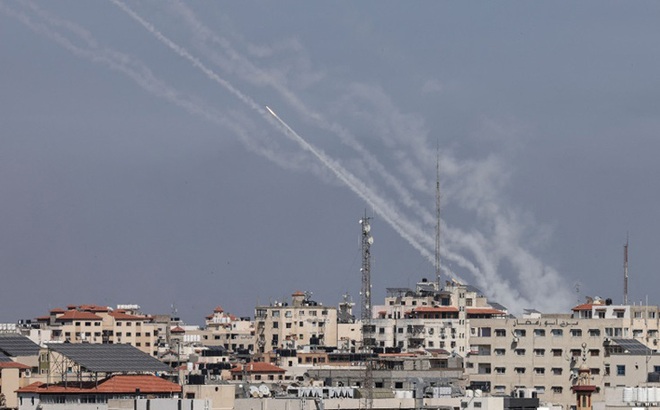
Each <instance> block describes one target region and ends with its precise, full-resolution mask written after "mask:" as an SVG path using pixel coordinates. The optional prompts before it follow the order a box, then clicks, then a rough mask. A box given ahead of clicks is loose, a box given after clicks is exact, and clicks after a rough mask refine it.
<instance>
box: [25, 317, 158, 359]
mask: <svg viewBox="0 0 660 410" xmlns="http://www.w3.org/2000/svg"><path fill="white" fill-rule="evenodd" d="M127 306H129V307H130V308H131V309H130V310H129V309H124V308H118V309H112V308H109V307H106V306H97V305H80V306H77V305H70V306H67V309H66V310H65V309H60V308H55V309H52V310H51V311H50V312H49V314H48V315H47V316H42V317H38V318H36V322H35V323H34V324H33V327H34V329H35V330H38V331H40V332H46V331H47V332H49V333H50V340H43V336H42V335H40V342H41V343H45V342H68V343H101V344H113V343H125V344H130V345H132V346H135V347H137V348H138V349H140V350H142V351H143V352H145V353H149V354H150V355H152V356H155V355H156V351H157V343H156V341H157V338H158V328H157V326H156V325H155V324H154V323H153V322H152V319H151V317H149V316H147V315H143V314H141V313H139V306H137V305H127ZM32 333H34V332H31V334H32Z"/></svg>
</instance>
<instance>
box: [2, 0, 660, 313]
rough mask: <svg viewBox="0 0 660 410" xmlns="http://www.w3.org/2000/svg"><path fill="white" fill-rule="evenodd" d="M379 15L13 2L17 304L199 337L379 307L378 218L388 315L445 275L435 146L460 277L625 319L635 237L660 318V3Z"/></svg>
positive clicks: (7, 114) (544, 303) (9, 12)
mask: <svg viewBox="0 0 660 410" xmlns="http://www.w3.org/2000/svg"><path fill="white" fill-rule="evenodd" d="M370 4H371V5H373V4H374V3H369V2H365V3H363V4H346V3H341V4H340V6H338V7H330V6H328V5H316V6H315V7H309V6H308V7H300V6H299V5H297V4H295V3H293V2H291V3H288V2H285V3H282V4H277V5H276V4H269V3H255V4H246V5H238V4H223V5H221V6H218V5H208V4H205V3H191V5H190V6H188V5H186V4H184V3H180V2H168V3H166V4H165V5H164V6H162V7H161V6H155V5H154V4H152V3H149V2H145V3H131V4H130V6H129V5H127V4H125V3H123V2H120V1H118V0H112V1H111V2H108V3H107V4H106V3H104V4H102V5H101V4H99V5H85V6H77V7H75V8H74V7H70V4H67V3H62V4H57V5H51V4H48V5H45V4H41V3H31V2H23V3H17V4H14V3H7V2H3V3H0V19H1V21H2V24H1V26H2V27H0V30H1V31H0V34H2V37H3V38H4V39H6V40H8V41H3V42H0V52H2V53H3V55H5V56H7V59H6V61H7V62H8V69H7V75H6V76H3V78H2V80H0V81H1V83H0V87H2V90H3V92H2V95H3V96H2V97H0V98H2V100H1V101H2V105H3V107H5V108H6V109H5V110H3V111H4V114H2V117H1V119H2V123H3V126H4V128H5V132H4V133H3V134H4V137H3V138H2V140H3V141H2V142H1V144H2V147H1V148H2V151H3V152H4V153H5V155H3V158H0V161H1V162H0V166H2V169H3V172H2V176H1V177H0V178H1V179H0V187H2V189H3V191H4V192H5V193H6V198H7V199H6V201H4V203H3V205H2V207H3V212H2V216H1V217H0V218H2V222H3V226H5V227H6V229H4V230H3V231H4V232H3V234H2V239H1V240H2V243H3V247H2V248H3V250H2V251H0V252H2V253H1V254H0V255H1V256H2V260H3V261H4V263H3V265H4V266H3V271H4V272H5V273H4V274H3V276H4V277H5V278H6V280H5V281H4V282H5V283H6V286H7V288H9V289H17V291H21V290H22V289H29V290H30V291H34V292H35V296H36V298H38V300H43V301H45V302H47V303H48V307H49V308H53V307H58V305H66V304H83V303H95V304H108V305H116V304H118V303H139V304H141V305H143V308H144V310H145V311H154V312H155V311H159V312H163V311H167V310H168V307H169V306H170V305H171V304H173V303H175V304H176V305H177V306H178V307H179V311H180V314H181V316H182V318H183V319H184V320H187V321H189V320H190V319H193V320H199V318H201V317H203V316H204V315H205V313H204V312H206V311H208V310H209V309H212V307H214V306H216V305H222V306H223V307H226V308H227V309H228V310H231V311H232V312H234V313H235V314H237V315H240V316H246V315H252V313H253V312H251V309H252V308H253V307H254V306H255V305H256V304H257V303H262V304H263V303H268V302H267V301H270V300H274V299H281V298H283V297H286V296H288V295H290V294H291V293H293V291H295V290H309V291H312V292H314V294H315V299H317V300H319V301H322V302H324V303H326V304H331V303H332V304H334V303H336V302H339V301H340V300H341V295H342V294H344V293H346V292H348V293H350V294H351V295H352V296H353V300H354V301H355V302H358V301H359V295H358V291H359V289H360V275H359V257H357V256H356V255H358V254H359V242H358V238H359V233H360V232H359V226H358V224H357V220H358V219H359V218H360V216H361V215H362V214H363V213H364V210H365V208H366V209H367V212H369V213H370V214H373V217H374V219H373V222H372V228H373V233H374V237H375V244H374V247H373V255H374V263H373V267H372V281H373V285H374V292H373V295H374V298H375V299H374V300H377V301H378V300H382V298H383V297H384V289H385V288H386V287H399V286H414V284H415V283H416V282H417V281H418V280H420V279H421V278H422V277H427V278H431V277H432V276H433V275H434V268H433V266H432V263H433V252H434V239H435V210H434V207H435V198H434V196H435V175H436V172H435V166H436V146H437V147H438V151H437V152H439V155H440V158H439V163H440V178H441V194H442V217H443V218H442V219H443V225H442V229H441V231H442V233H443V236H442V247H441V249H442V252H441V260H442V262H443V264H444V265H443V269H442V272H443V274H444V278H445V279H446V277H447V272H448V271H451V272H453V273H454V274H455V275H457V276H458V277H459V278H461V279H463V280H464V281H465V282H467V283H470V284H473V285H475V286H477V287H479V288H481V289H482V290H483V291H484V292H485V293H486V294H487V295H488V296H489V298H490V299H492V300H493V301H496V302H498V303H501V304H503V305H505V306H507V307H508V308H509V309H510V310H512V311H513V312H515V313H519V312H520V311H521V310H522V309H524V308H536V309H539V310H542V311H550V309H552V308H554V307H555V306H556V307H557V308H556V310H557V311H561V310H566V309H567V308H569V307H570V306H572V305H574V304H577V302H578V301H579V300H583V299H584V296H586V295H592V296H596V295H598V296H602V297H604V298H605V297H610V298H612V299H614V300H615V302H618V303H620V302H621V300H622V287H623V245H624V243H625V241H626V235H628V234H629V235H630V248H629V251H630V252H629V253H630V258H629V289H630V291H629V295H630V296H629V300H630V302H631V303H633V302H634V303H637V302H640V301H643V300H645V298H646V297H647V296H648V297H649V299H650V301H649V303H654V302H655V303H657V296H655V295H653V294H646V292H648V289H653V288H654V285H655V284H657V283H658V281H659V280H660V279H658V278H657V275H654V272H653V267H654V265H655V264H654V262H655V260H654V258H653V257H654V255H655V253H654V252H653V248H654V246H653V245H654V241H653V239H654V237H653V234H654V233H655V231H657V228H658V224H659V222H658V221H657V218H654V215H653V211H654V209H653V206H652V205H653V203H654V202H655V200H657V195H658V194H659V192H658V190H657V189H655V190H654V186H656V187H657V183H655V184H654V178H653V177H654V176H655V175H657V174H658V171H660V170H659V169H658V168H659V167H660V166H659V165H658V164H657V161H655V156H654V155H653V154H654V152H658V151H657V150H654V148H660V139H658V138H657V131H658V128H659V127H658V125H659V121H658V120H659V118H658V113H657V112H656V111H654V110H653V108H652V107H653V101H655V100H656V99H657V96H658V90H659V88H658V79H657V75H653V73H654V72H656V69H657V68H660V67H658V66H659V65H660V64H659V63H660V58H659V56H658V52H657V51H655V50H654V49H653V44H652V41H651V39H652V38H654V37H653V35H654V34H660V33H658V31H659V30H660V29H658V28H656V27H655V25H654V24H652V22H653V19H652V17H651V16H652V15H654V13H656V14H657V12H658V11H659V9H658V6H657V5H655V4H653V3H645V2H640V3H637V4H635V6H634V7H630V8H625V9H623V8H622V7H618V5H617V4H616V3H605V4H603V5H602V6H600V7H598V8H596V9H594V8H593V7H594V5H595V4H597V3H594V2H586V3H584V4H580V5H577V6H576V5H573V7H568V5H561V4H560V5H557V4H551V3H549V2H542V3H540V4H535V5H525V6H519V5H515V6H514V5H513V3H503V4H501V5H489V6H487V7H486V6H484V7H483V8H482V9H477V10H473V9H470V7H469V6H466V5H459V4H457V3H448V4H437V5H424V6H417V7H419V8H420V9H415V8H413V7H410V8H407V7H405V6H403V5H397V4H392V5H387V6H385V7H379V8H377V9H376V8H374V7H369V5H370ZM598 4H600V3H598ZM486 12H488V13H486ZM569 12H570V13H569ZM489 13H492V14H489ZM562 13H566V14H565V15H564V14H562ZM264 16H269V18H266V17H264ZM311 16H314V18H315V19H316V20H315V21H317V24H315V25H314V27H308V26H307V24H308V22H309V18H311ZM566 16H570V18H565V17H566ZM434 18H436V19H437V20H434ZM255 19H256V20H257V21H259V22H260V23H261V24H257V25H255V24H250V23H251V22H253V21H255ZM393 22H396V23H400V25H398V24H393ZM415 22H418V24H415ZM438 22H441V23H442V24H436V23H438ZM614 22H617V23H618V25H615V24H613V23H614ZM424 23H425V24H424ZM558 23H560V27H561V28H563V29H564V31H561V32H560V33H558V32H557V31H555V30H556V28H557V27H556V26H555V25H554V24H558ZM407 30H409V31H410V33H408V31H407ZM420 39H424V40H426V41H419V40H420ZM613 40H616V41H613ZM541 46H544V47H541ZM546 50H550V51H551V53H546V52H544V51H546ZM436 54H437V55H436ZM445 56H449V57H452V58H446V57H445ZM605 63H607V64H605ZM402 74H403V75H402ZM267 107H271V108H272V109H273V110H274V111H275V112H277V113H278V116H276V118H278V119H280V117H279V116H281V119H280V121H281V122H282V124H284V125H285V126H286V128H289V131H290V132H288V131H287V130H286V129H284V127H282V128H280V127H278V124H277V121H274V119H273V117H271V116H270V114H269V113H268V112H267V111H266V108H267ZM284 121H286V122H284ZM296 136H297V137H296ZM624 136H625V138H624ZM654 137H655V138H654ZM347 188H348V189H347ZM578 287H579V289H580V292H576V290H577V288H578ZM656 287H657V286H656ZM236 289H239V290H240V292H236ZM252 289H254V292H252ZM159 290H162V294H159V295H156V294H154V292H155V291H159ZM578 293H579V294H578ZM82 294H84V295H85V296H82ZM143 294H147V295H150V297H148V298H147V300H146V302H145V303H142V302H139V301H137V300H136V299H137V298H139V297H141V295H143ZM252 295H254V297H255V299H256V300H246V297H252ZM76 298H78V299H76ZM80 298H82V300H81V299H80ZM29 299H32V298H29ZM29 299H26V298H23V297H21V296H20V295H19V294H18V293H17V296H15V297H9V298H8V300H7V301H6V302H5V303H4V304H3V306H2V309H1V310H0V311H1V315H2V318H1V319H3V320H2V321H8V320H15V319H18V318H16V317H12V315H13V313H12V312H11V311H12V310H13V308H14V307H16V311H26V312H31V311H33V310H31V309H32V308H30V306H31V305H32V304H33V302H32V301H31V300H29ZM73 299H75V300H73ZM99 299H101V300H99ZM225 301H226V302H225ZM207 302H208V303H207ZM234 306H237V308H235V309H234ZM34 310H39V311H43V307H42V308H40V309H34ZM200 312H201V313H202V314H200ZM28 318H29V317H28Z"/></svg>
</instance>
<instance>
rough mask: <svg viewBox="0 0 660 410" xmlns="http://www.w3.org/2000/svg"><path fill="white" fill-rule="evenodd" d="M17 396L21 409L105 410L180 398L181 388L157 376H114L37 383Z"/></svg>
mask: <svg viewBox="0 0 660 410" xmlns="http://www.w3.org/2000/svg"><path fill="white" fill-rule="evenodd" d="M17 393H18V401H19V405H18V409H19V410H37V409H44V410H47V409H80V410H91V409H95V410H96V409H100V410H103V409H108V408H109V406H108V403H109V402H112V401H113V400H118V399H120V400H121V399H123V400H125V399H127V398H133V399H134V398H141V399H147V398H148V399H158V398H173V397H176V398H178V397H180V396H181V386H179V385H178V384H176V383H172V382H169V381H167V380H163V379H161V378H160V377H156V376H154V375H112V376H110V377H108V378H105V379H102V380H99V381H87V382H82V381H81V382H74V381H71V382H68V383H65V382H59V383H54V384H47V383H33V384H30V385H29V386H26V387H22V388H20V389H18V390H17ZM131 408H132V407H131ZM175 408H176V407H175ZM198 408H200V409H201V408H202V407H201V406H200V407H198Z"/></svg>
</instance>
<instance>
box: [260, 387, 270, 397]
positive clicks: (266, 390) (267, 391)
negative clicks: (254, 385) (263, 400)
mask: <svg viewBox="0 0 660 410" xmlns="http://www.w3.org/2000/svg"><path fill="white" fill-rule="evenodd" d="M259 393H261V395H262V396H263V397H268V396H270V389H269V388H268V386H266V385H265V384H262V385H261V386H259Z"/></svg>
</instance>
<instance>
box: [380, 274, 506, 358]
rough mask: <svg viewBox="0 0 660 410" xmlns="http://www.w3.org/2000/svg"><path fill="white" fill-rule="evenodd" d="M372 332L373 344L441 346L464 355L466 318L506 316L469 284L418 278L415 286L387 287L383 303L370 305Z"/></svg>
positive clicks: (404, 348)
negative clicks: (442, 284)
mask: <svg viewBox="0 0 660 410" xmlns="http://www.w3.org/2000/svg"><path fill="white" fill-rule="evenodd" d="M373 313H374V318H373V319H372V325H373V329H372V332H373V334H374V336H375V345H376V347H381V348H398V349H401V350H402V351H414V350H418V349H444V350H447V351H448V352H450V353H454V354H459V355H465V354H466V353H467V350H468V348H469V330H470V328H469V320H470V319H472V318H481V317H486V318H492V317H504V316H506V310H505V309H504V308H503V307H501V306H500V305H497V304H493V303H489V302H488V300H487V298H486V297H485V296H484V295H483V293H482V292H481V291H480V290H479V289H477V288H475V287H473V286H469V285H463V284H461V283H458V282H455V281H450V282H447V283H446V286H445V287H444V289H439V286H438V284H437V283H435V282H428V281H427V280H426V279H422V281H421V282H419V283H417V286H416V288H415V289H414V290H413V289H409V288H388V289H387V296H386V297H385V304H384V305H380V306H375V307H374V312H373Z"/></svg>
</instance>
